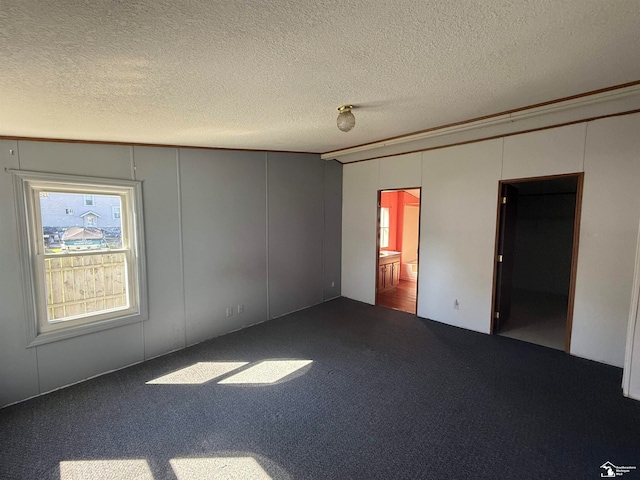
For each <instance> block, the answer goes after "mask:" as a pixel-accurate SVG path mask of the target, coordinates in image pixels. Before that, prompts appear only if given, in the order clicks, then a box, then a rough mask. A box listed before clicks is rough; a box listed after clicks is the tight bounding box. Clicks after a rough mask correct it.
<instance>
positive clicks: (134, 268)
mask: <svg viewBox="0 0 640 480" xmlns="http://www.w3.org/2000/svg"><path fill="white" fill-rule="evenodd" d="M12 173H13V174H14V179H15V184H16V193H17V195H19V198H18V202H17V203H18V205H19V207H18V210H19V219H20V248H21V259H22V263H23V272H24V278H23V288H24V290H25V293H26V295H27V298H31V299H33V301H29V302H27V303H28V315H27V321H28V324H27V331H28V334H29V340H30V345H31V346H33V345H39V344H42V343H48V342H51V341H54V340H59V339H63V338H69V337H72V336H76V335H81V334H84V333H88V332H92V331H98V330H103V329H106V328H111V327H113V326H118V325H126V324H129V323H133V322H137V321H142V320H145V319H146V315H147V307H146V277H145V258H144V239H143V228H142V193H141V192H142V190H141V186H140V182H135V181H128V180H111V179H102V178H90V177H74V176H69V175H54V174H44V173H33V172H20V171H13V172H12ZM43 194H44V195H43ZM50 199H54V200H56V201H61V202H64V203H67V204H76V205H77V204H78V203H77V202H82V201H84V203H85V204H86V202H87V200H88V199H89V200H90V201H91V202H93V204H94V205H95V203H96V200H98V201H99V202H100V204H102V202H103V201H104V204H105V205H112V206H113V209H114V210H115V208H117V209H118V211H119V212H120V215H119V217H118V219H117V220H116V221H111V224H112V226H111V227H110V228H109V230H107V229H104V230H100V229H98V228H96V227H97V219H98V217H100V215H99V214H97V213H96V212H93V211H90V212H87V213H85V214H83V215H82V216H81V217H82V218H78V217H72V218H66V217H60V216H58V215H55V211H54V210H51V208H50V207H49V204H50V201H49V200H50ZM100 199H102V200H100ZM66 211H67V213H69V211H70V209H66ZM107 211H108V210H107ZM71 213H73V211H71ZM83 220H84V222H83ZM78 222H80V223H78ZM47 229H49V230H55V231H57V232H60V238H59V241H55V242H51V241H49V242H47V241H46V238H47V237H46V236H45V235H46V232H45V230H47Z"/></svg>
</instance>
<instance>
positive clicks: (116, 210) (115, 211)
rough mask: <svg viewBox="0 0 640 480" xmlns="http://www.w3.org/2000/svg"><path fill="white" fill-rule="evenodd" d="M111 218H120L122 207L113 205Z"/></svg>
mask: <svg viewBox="0 0 640 480" xmlns="http://www.w3.org/2000/svg"><path fill="white" fill-rule="evenodd" d="M111 218H113V219H114V220H117V219H119V218H120V207H111Z"/></svg>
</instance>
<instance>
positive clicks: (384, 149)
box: [321, 84, 640, 163]
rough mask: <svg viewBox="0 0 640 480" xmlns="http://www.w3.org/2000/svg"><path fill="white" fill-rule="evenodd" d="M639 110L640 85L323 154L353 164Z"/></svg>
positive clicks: (322, 156) (329, 158)
mask: <svg viewBox="0 0 640 480" xmlns="http://www.w3.org/2000/svg"><path fill="white" fill-rule="evenodd" d="M637 109H640V84H636V85H631V86H627V87H622V88H618V89H615V90H608V91H606V92H599V93H594V94H592V95H585V96H581V97H579V98H571V99H568V100H564V101H558V102H555V103H551V104H547V105H542V106H537V107H536V106H534V107H531V108H526V109H522V110H518V111H515V112H511V113H505V114H498V115H496V116H492V117H490V118H484V119H480V120H477V121H469V122H466V123H462V124H459V125H453V126H443V127H441V128H435V129H431V130H429V131H426V132H417V133H415V134H409V135H404V136H401V137H397V138H391V139H388V140H381V141H379V142H373V143H369V144H365V145H359V146H355V147H351V148H345V149H341V150H336V151H333V152H327V153H323V154H322V155H321V158H322V159H324V160H338V161H340V162H342V163H350V162H355V161H360V160H367V159H371V158H379V157H386V156H392V155H399V154H403V153H408V152H415V151H420V150H427V149H431V148H437V147H445V146H447V145H454V144H457V143H463V142H470V141H477V140H481V139H483V138H490V137H496V136H501V135H513V134H515V133H518V132H525V131H530V130H536V129H542V128H549V127H553V126H556V125H564V124H567V123H572V122H577V121H581V120H586V119H589V118H597V117H602V116H607V115H615V114H619V113H624V112H629V111H633V110H637Z"/></svg>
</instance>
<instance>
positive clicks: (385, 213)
mask: <svg viewBox="0 0 640 480" xmlns="http://www.w3.org/2000/svg"><path fill="white" fill-rule="evenodd" d="M388 247H389V208H387V207H382V208H380V248H388Z"/></svg>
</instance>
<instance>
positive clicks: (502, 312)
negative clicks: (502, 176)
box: [491, 173, 583, 353]
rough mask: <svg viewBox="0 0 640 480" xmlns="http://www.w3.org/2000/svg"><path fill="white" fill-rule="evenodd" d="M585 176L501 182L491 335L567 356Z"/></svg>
mask: <svg viewBox="0 0 640 480" xmlns="http://www.w3.org/2000/svg"><path fill="white" fill-rule="evenodd" d="M582 184H583V174H582V173H577V174H568V175H557V176H552V177H538V178H529V179H519V180H510V181H501V182H500V184H499V198H498V226H497V236H496V249H495V274H494V278H495V282H494V293H493V309H492V310H493V313H494V315H493V319H492V327H491V330H492V332H493V333H495V334H498V335H503V336H506V337H511V338H516V339H518V340H523V341H526V342H530V343H536V344H538V345H543V346H546V347H550V348H555V349H558V350H564V351H566V352H567V353H568V352H569V348H570V343H571V326H572V317H573V297H574V291H575V274H576V266H577V257H578V237H579V230H580V208H581V203H582Z"/></svg>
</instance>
